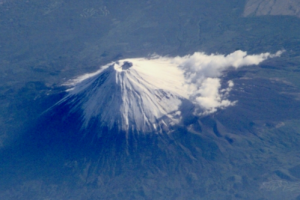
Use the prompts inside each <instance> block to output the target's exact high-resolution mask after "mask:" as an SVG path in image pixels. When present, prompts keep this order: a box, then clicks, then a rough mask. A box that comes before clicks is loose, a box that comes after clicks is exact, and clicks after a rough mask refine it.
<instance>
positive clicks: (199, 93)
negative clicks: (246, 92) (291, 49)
mask: <svg viewBox="0 0 300 200" xmlns="http://www.w3.org/2000/svg"><path fill="white" fill-rule="evenodd" d="M283 52H284V51H278V52H276V53H275V54H271V53H261V54H254V55H248V54H247V52H245V51H241V50H238V51H235V52H233V53H231V54H228V55H221V54H210V55H208V54H205V53H203V52H195V53H194V54H192V55H187V56H184V57H179V56H177V57H173V58H172V57H159V56H158V57H156V58H154V60H155V59H158V60H161V61H167V62H170V63H172V64H173V65H174V67H177V68H179V69H181V70H182V73H183V76H184V79H185V83H184V84H185V85H188V87H189V88H190V91H189V99H190V100H191V101H193V102H194V103H195V105H197V106H199V107H200V109H197V110H198V111H197V112H198V113H197V114H200V115H201V114H207V113H212V112H215V111H216V110H217V109H218V108H224V107H227V106H230V105H234V104H235V101H234V102H231V101H229V100H228V99H227V97H228V95H229V92H230V91H231V89H232V87H233V86H234V83H233V81H228V83H227V86H223V89H221V87H222V85H221V78H220V77H221V75H222V74H223V72H224V71H225V70H227V69H229V68H234V69H237V68H240V67H243V66H250V65H258V64H260V63H261V62H263V61H265V60H267V59H269V58H274V57H279V56H281V54H282V53H283Z"/></svg>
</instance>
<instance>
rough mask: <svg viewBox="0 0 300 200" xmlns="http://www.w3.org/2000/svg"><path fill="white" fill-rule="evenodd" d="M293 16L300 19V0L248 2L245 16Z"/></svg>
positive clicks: (253, 0) (250, 0) (256, 0)
mask: <svg viewBox="0 0 300 200" xmlns="http://www.w3.org/2000/svg"><path fill="white" fill-rule="evenodd" d="M249 15H256V16H261V15H292V16H297V17H300V0H248V1H247V3H246V6H245V10H244V16H249Z"/></svg>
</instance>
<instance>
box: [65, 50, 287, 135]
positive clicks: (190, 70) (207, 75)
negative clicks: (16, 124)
mask: <svg viewBox="0 0 300 200" xmlns="http://www.w3.org/2000/svg"><path fill="white" fill-rule="evenodd" d="M281 53H282V52H281V51H279V52H277V53H276V54H270V53H262V54H258V55H247V53H246V52H243V51H235V52H233V53H232V54H229V55H215V54H211V55H206V54H204V53H199V52H196V53H194V54H193V55H187V56H184V57H179V56H178V57H160V56H155V57H152V58H150V59H147V58H133V59H124V60H120V61H118V62H113V63H110V64H108V65H105V66H103V67H102V68H101V69H100V70H99V71H97V72H95V73H92V74H86V75H84V76H81V77H78V78H77V79H74V80H72V81H70V82H68V83H67V85H69V86H71V88H70V89H69V90H68V95H67V96H66V97H65V98H64V99H63V100H62V101H61V102H66V101H67V102H68V103H69V104H71V105H72V106H73V107H72V112H73V111H77V110H78V109H81V110H82V112H83V127H86V126H87V125H88V124H89V122H90V120H91V119H92V118H95V119H97V120H98V122H99V123H101V124H100V125H103V126H106V127H108V128H113V127H115V126H117V127H118V129H120V130H125V131H127V130H134V131H137V132H148V131H162V130H166V129H168V127H169V126H170V125H173V124H177V123H179V122H180V120H181V113H180V106H181V103H182V100H184V99H185V100H189V101H190V102H192V103H193V104H194V105H195V108H196V109H195V113H196V114H198V115H203V114H208V113H212V112H215V111H216V110H217V109H218V108H225V107H227V106H230V105H233V104H234V103H235V102H231V101H229V100H228V99H226V98H227V96H228V94H229V92H230V90H231V89H232V87H233V86H234V83H233V82H232V81H228V86H227V87H225V88H223V89H221V79H220V76H221V75H222V72H223V71H224V70H226V69H228V68H230V67H234V68H239V67H242V66H247V65H257V64H259V63H260V62H262V61H264V60H266V59H267V58H272V57H277V56H280V55H281ZM223 87H224V86H223Z"/></svg>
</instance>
